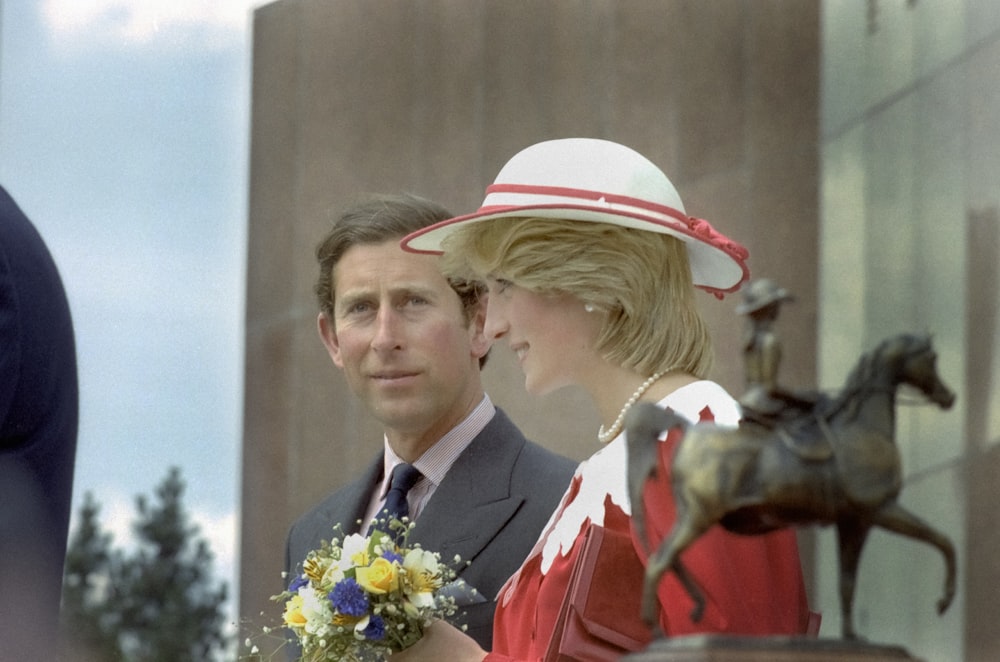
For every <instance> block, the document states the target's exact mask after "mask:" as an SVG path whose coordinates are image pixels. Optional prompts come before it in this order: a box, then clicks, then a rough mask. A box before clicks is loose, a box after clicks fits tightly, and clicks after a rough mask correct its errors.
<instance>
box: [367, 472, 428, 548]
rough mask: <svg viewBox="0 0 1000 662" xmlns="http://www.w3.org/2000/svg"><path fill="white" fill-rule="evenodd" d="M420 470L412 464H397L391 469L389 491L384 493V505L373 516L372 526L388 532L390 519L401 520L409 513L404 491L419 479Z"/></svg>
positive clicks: (407, 490)
mask: <svg viewBox="0 0 1000 662" xmlns="http://www.w3.org/2000/svg"><path fill="white" fill-rule="evenodd" d="M420 476H421V474H420V471H419V470H418V469H417V468H416V467H415V466H413V465H412V464H406V463H405V462H404V463H402V464H397V465H396V467H395V468H394V469H393V470H392V479H391V480H390V481H389V492H388V493H387V494H386V495H385V505H384V506H382V510H380V511H379V513H378V515H376V517H375V522H373V523H372V528H373V529H374V528H379V529H381V530H383V531H386V532H389V527H388V523H389V521H390V520H393V519H398V520H401V519H403V518H404V517H406V516H407V515H409V514H410V505H409V504H408V503H407V501H406V493H407V492H409V491H410V488H411V487H413V486H414V485H416V483H417V481H418V480H420Z"/></svg>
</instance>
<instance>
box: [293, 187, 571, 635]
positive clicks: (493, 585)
mask: <svg viewBox="0 0 1000 662" xmlns="http://www.w3.org/2000/svg"><path fill="white" fill-rule="evenodd" d="M451 217H452V214H451V213H449V212H448V211H447V210H446V209H444V208H442V207H440V206H438V205H436V204H434V203H432V202H429V201H427V200H423V199H421V198H417V197H414V196H380V197H376V198H373V199H371V200H368V201H366V202H364V203H361V204H360V205H358V206H356V207H354V208H352V209H350V210H348V211H347V212H345V213H344V214H343V215H342V216H341V217H340V218H339V219H338V220H337V221H336V223H335V224H334V226H333V228H332V229H331V230H330V232H329V233H328V234H327V236H326V237H325V238H324V239H323V241H322V242H321V243H320V245H319V247H318V249H317V258H318V260H319V266H320V275H319V280H318V282H317V285H316V293H317V296H318V299H319V304H320V308H321V312H320V313H319V316H318V324H319V333H320V337H321V338H322V340H323V343H324V345H325V346H326V348H327V351H328V352H329V354H330V358H331V359H332V360H333V363H334V365H336V366H337V367H338V368H340V369H341V370H342V371H343V372H344V376H345V378H346V379H347V383H348V385H349V386H350V388H351V390H352V391H353V392H354V393H355V394H356V395H357V396H358V397H359V398H360V399H361V400H362V402H363V403H364V404H365V406H366V407H367V408H368V410H369V411H371V413H372V415H373V416H374V417H375V418H376V419H377V420H378V421H379V422H380V423H381V424H382V425H383V427H384V431H385V439H384V448H383V452H382V453H381V454H380V455H379V457H378V458H377V459H376V461H375V462H373V463H372V464H371V466H370V467H369V468H368V470H367V471H366V472H365V473H364V475H363V476H361V477H360V478H359V479H358V480H356V481H355V482H353V483H351V484H350V485H348V486H346V487H344V488H342V489H340V490H338V491H336V492H334V493H333V494H331V495H330V496H328V497H327V498H326V499H325V500H324V501H323V502H322V503H320V504H319V505H317V506H316V507H315V508H313V509H312V510H311V511H309V512H308V513H306V514H305V515H304V516H303V517H302V518H300V519H299V520H298V521H297V522H296V523H295V524H294V525H293V527H292V529H291V532H290V534H289V537H288V546H287V550H286V551H287V558H286V566H287V570H288V571H289V576H290V577H292V576H294V575H295V574H296V573H297V572H298V571H299V570H298V566H299V564H301V562H302V560H303V559H304V558H305V556H306V553H307V552H308V551H309V550H311V549H316V548H318V547H319V544H320V541H321V540H323V539H329V538H331V537H332V536H333V527H334V525H337V524H339V525H340V527H341V530H342V531H343V533H344V534H349V533H354V532H366V531H367V529H368V526H369V524H370V523H371V522H372V520H373V519H374V518H375V517H376V515H377V514H378V513H379V512H380V511H381V510H382V507H383V505H384V502H385V496H386V493H387V491H388V489H389V481H390V476H391V474H392V469H393V468H394V467H395V466H396V465H397V464H400V463H404V462H405V463H410V464H412V465H413V466H415V467H416V468H417V469H418V470H419V471H420V474H421V477H420V478H419V479H418V480H417V482H416V484H415V485H414V486H413V487H412V488H411V489H410V491H409V493H408V495H407V502H408V505H409V517H410V518H411V519H412V520H414V522H415V526H414V529H413V530H412V532H411V534H410V538H409V542H411V543H420V544H421V546H422V547H423V548H424V549H428V550H431V551H436V552H439V553H440V554H441V557H442V558H444V559H450V558H452V557H453V556H455V555H457V556H459V557H460V558H461V560H462V561H463V562H470V563H469V565H468V566H467V567H465V568H464V569H463V570H462V571H461V573H460V577H461V578H462V579H464V580H465V582H466V583H467V584H469V585H470V586H472V587H474V588H475V589H476V590H477V591H478V594H479V596H480V597H478V598H477V601H476V603H475V604H465V605H463V606H462V608H461V609H460V615H459V616H458V617H457V618H458V620H457V622H458V623H464V624H465V625H467V627H468V630H467V631H468V633H469V634H470V635H471V636H472V637H473V638H475V639H476V640H477V641H478V642H479V643H480V645H482V646H483V647H484V648H485V649H487V650H489V649H490V648H491V644H492V636H493V612H494V610H495V607H496V605H495V602H494V598H495V596H496V595H497V592H498V591H499V589H500V587H501V586H502V584H503V583H504V581H506V580H507V578H508V577H509V576H510V575H511V574H512V573H513V572H514V571H515V570H516V569H517V568H518V566H519V565H520V564H521V561H523V560H524V558H525V557H526V556H527V555H528V552H529V551H530V550H531V548H532V546H533V545H534V543H535V541H536V540H537V538H538V536H539V534H540V532H541V530H542V527H543V526H544V525H545V523H546V522H547V521H548V519H549V517H550V516H551V514H552V513H553V512H554V511H555V509H556V506H557V505H558V503H559V500H560V498H561V497H562V494H563V492H565V490H566V487H567V486H568V485H569V481H570V478H571V477H572V474H573V470H574V468H575V463H574V462H572V461H570V460H569V459H566V458H563V457H560V456H558V455H555V454H553V453H551V452H549V451H547V450H545V449H543V448H542V447H540V446H538V445H536V444H533V443H531V442H529V441H527V440H526V439H525V438H524V436H523V435H522V434H521V432H520V431H519V430H518V429H517V427H515V426H514V424H513V423H511V421H510V420H509V419H508V418H507V416H506V415H505V414H504V413H503V412H502V411H500V410H498V409H496V408H495V407H494V406H493V404H492V402H491V401H490V399H489V397H488V396H486V395H485V394H484V392H483V387H482V383H481V379H480V369H481V367H482V364H483V363H484V362H485V360H486V356H487V353H488V352H489V349H490V341H489V340H487V338H486V336H485V334H484V333H483V324H484V321H485V302H484V301H483V300H482V298H481V297H482V294H483V288H482V286H481V285H479V284H475V283H449V282H448V280H447V279H445V277H444V276H443V275H442V274H441V272H440V270H439V266H438V260H439V258H438V257H437V256H431V255H418V254H414V253H408V252H404V251H403V250H402V249H401V248H400V246H399V241H400V239H402V238H403V237H404V236H406V235H407V234H409V233H410V232H413V231H415V230H417V229H420V228H422V227H425V226H427V225H431V224H432V223H435V222H437V221H441V220H444V219H447V218H451ZM359 521H360V522H361V524H360V526H359V524H358V522H359Z"/></svg>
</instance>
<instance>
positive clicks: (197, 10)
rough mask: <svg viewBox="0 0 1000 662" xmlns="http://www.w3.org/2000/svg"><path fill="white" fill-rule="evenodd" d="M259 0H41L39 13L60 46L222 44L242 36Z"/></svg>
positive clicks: (187, 45) (261, 0) (261, 1)
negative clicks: (40, 11) (209, 0)
mask: <svg viewBox="0 0 1000 662" xmlns="http://www.w3.org/2000/svg"><path fill="white" fill-rule="evenodd" d="M262 4H264V2H263V0H212V1H211V2H206V1H205V0H45V2H44V4H43V5H42V16H43V19H44V22H45V25H46V28H47V30H48V32H49V34H50V36H51V38H52V40H53V42H54V43H55V44H57V45H58V46H60V47H62V48H72V49H77V48H95V47H97V48H106V47H109V46H110V47H114V48H118V47H121V46H133V47H136V46H138V47H147V46H157V47H161V48H164V47H165V48H189V47H192V46H195V47H201V48H208V49H212V48H224V47H227V46H229V45H230V44H231V43H232V42H233V40H237V39H243V38H244V35H245V33H246V30H247V26H248V24H249V19H250V14H251V12H252V10H253V9H254V8H256V7H258V6H260V5H262Z"/></svg>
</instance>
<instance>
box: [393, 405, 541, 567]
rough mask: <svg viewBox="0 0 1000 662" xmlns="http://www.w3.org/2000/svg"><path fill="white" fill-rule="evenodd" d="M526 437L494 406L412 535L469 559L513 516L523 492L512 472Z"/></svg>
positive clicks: (439, 549)
mask: <svg viewBox="0 0 1000 662" xmlns="http://www.w3.org/2000/svg"><path fill="white" fill-rule="evenodd" d="M524 443H525V440H524V437H523V436H522V435H521V433H520V431H519V430H518V429H517V428H516V427H514V425H513V424H512V423H511V422H510V420H509V419H508V418H507V417H506V415H505V414H504V413H503V412H502V411H500V410H497V412H496V414H495V415H494V417H493V420H491V421H490V422H489V424H487V426H486V427H485V428H483V431H482V432H480V433H479V434H478V435H477V436H476V438H475V439H473V441H472V443H471V444H469V446H468V448H466V449H465V450H464V451H463V452H462V454H461V455H460V456H459V457H458V459H457V460H455V463H454V464H453V465H452V467H451V469H450V470H449V471H448V473H447V475H446V476H445V479H444V480H443V481H442V482H441V484H440V485H439V486H438V488H437V490H435V492H434V495H433V496H432V497H431V499H430V501H428V502H427V505H426V506H424V510H423V512H422V513H421V514H420V517H419V518H418V519H417V524H416V526H415V527H414V529H413V532H412V534H411V536H410V541H411V542H419V543H420V544H421V545H422V546H423V547H424V548H425V549H428V550H432V551H436V552H440V554H441V558H443V559H448V558H451V557H452V556H454V555H456V554H457V555H458V556H459V557H461V559H462V561H463V562H466V561H472V560H473V559H474V558H475V557H476V555H478V554H479V552H480V551H481V550H482V549H483V547H485V546H486V545H487V544H488V543H489V542H490V540H492V539H493V538H494V537H495V536H496V534H497V532H498V531H499V530H501V529H502V528H503V527H504V525H506V524H507V522H508V521H509V520H510V518H511V517H513V515H514V513H516V512H517V510H518V508H520V506H521V504H522V503H523V502H524V497H523V496H522V495H520V494H511V489H510V475H511V470H512V467H513V465H514V462H515V461H516V460H517V457H518V454H519V453H520V451H521V448H522V447H523V446H524Z"/></svg>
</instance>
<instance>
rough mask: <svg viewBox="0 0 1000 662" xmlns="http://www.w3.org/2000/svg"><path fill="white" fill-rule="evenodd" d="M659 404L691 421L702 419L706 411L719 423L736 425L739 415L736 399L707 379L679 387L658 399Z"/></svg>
mask: <svg viewBox="0 0 1000 662" xmlns="http://www.w3.org/2000/svg"><path fill="white" fill-rule="evenodd" d="M659 404H660V406H661V407H670V408H671V409H673V410H674V411H676V412H677V413H678V414H680V415H681V416H684V417H685V418H687V419H688V420H690V421H692V422H698V421H702V420H704V419H705V416H706V413H707V414H709V415H711V418H712V420H714V421H715V422H716V423H717V424H719V425H736V424H737V423H738V422H739V420H740V417H741V413H740V405H739V403H738V402H737V401H736V399H735V398H733V396H732V395H730V394H729V392H728V391H727V390H726V389H724V388H722V386H721V385H720V384H717V383H716V382H713V381H711V380H708V379H700V380H697V381H694V382H691V383H690V384H686V385H684V386H682V387H680V388H679V389H677V390H676V391H673V392H672V393H670V394H669V395H668V396H667V397H665V398H663V399H662V400H660V402H659ZM706 409H707V412H706Z"/></svg>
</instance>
